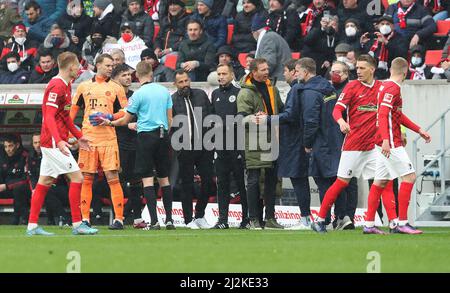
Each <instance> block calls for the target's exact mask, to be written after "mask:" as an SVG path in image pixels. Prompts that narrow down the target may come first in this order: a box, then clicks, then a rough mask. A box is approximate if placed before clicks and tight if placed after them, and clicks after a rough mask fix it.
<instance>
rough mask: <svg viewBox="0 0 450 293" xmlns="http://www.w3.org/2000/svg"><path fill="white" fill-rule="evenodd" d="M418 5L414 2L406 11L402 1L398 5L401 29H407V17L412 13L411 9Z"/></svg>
mask: <svg viewBox="0 0 450 293" xmlns="http://www.w3.org/2000/svg"><path fill="white" fill-rule="evenodd" d="M415 4H416V2H413V3H412V4H411V5H410V6H409V7H408V9H406V11H403V9H402V4H401V3H400V1H399V2H398V4H397V7H398V9H397V16H398V20H399V22H400V28H401V29H405V28H406V16H407V15H408V13H409V12H410V11H411V9H412V8H413V7H414V5H415Z"/></svg>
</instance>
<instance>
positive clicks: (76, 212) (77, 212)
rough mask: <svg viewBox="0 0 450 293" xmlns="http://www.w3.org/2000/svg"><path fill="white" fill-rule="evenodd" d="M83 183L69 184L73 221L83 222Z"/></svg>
mask: <svg viewBox="0 0 450 293" xmlns="http://www.w3.org/2000/svg"><path fill="white" fill-rule="evenodd" d="M81 185H82V184H81V183H77V182H71V183H70V186H69V202H70V213H71V214H72V223H77V222H81V209H80V201H81Z"/></svg>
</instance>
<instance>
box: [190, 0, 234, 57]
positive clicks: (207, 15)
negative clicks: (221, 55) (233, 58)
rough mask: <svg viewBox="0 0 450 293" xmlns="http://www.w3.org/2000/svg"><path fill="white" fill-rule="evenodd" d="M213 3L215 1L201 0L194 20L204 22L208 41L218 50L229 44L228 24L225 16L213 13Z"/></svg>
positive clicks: (193, 16)
mask: <svg viewBox="0 0 450 293" xmlns="http://www.w3.org/2000/svg"><path fill="white" fill-rule="evenodd" d="M213 3H214V0H199V1H198V2H197V11H196V12H195V13H194V15H192V19H198V20H200V21H202V22H203V27H204V28H205V33H206V35H207V36H208V40H209V41H211V43H213V44H214V47H216V49H218V48H220V47H221V46H223V45H225V44H226V42H227V34H228V24H227V20H226V19H225V17H224V16H222V15H218V14H213V13H212V10H211V9H212V6H213Z"/></svg>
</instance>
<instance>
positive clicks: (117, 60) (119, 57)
mask: <svg viewBox="0 0 450 293" xmlns="http://www.w3.org/2000/svg"><path fill="white" fill-rule="evenodd" d="M109 55H111V57H112V58H113V69H114V68H116V66H117V65H120V64H125V53H124V52H123V51H122V50H121V49H113V50H111V53H110V54H109Z"/></svg>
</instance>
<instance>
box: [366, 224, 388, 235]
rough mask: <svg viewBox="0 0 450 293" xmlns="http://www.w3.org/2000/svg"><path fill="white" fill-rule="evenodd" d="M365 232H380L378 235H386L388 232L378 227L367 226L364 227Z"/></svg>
mask: <svg viewBox="0 0 450 293" xmlns="http://www.w3.org/2000/svg"><path fill="white" fill-rule="evenodd" d="M363 234H378V235H386V232H384V231H383V230H380V229H378V228H377V227H375V226H373V227H366V226H364V228H363Z"/></svg>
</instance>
